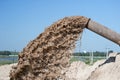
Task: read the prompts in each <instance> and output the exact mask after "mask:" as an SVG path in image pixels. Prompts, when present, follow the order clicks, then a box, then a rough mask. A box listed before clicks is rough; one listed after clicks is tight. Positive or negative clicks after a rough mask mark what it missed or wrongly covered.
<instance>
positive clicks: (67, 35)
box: [10, 16, 88, 80]
mask: <svg viewBox="0 0 120 80" xmlns="http://www.w3.org/2000/svg"><path fill="white" fill-rule="evenodd" d="M87 22H88V18H86V17H83V16H72V17H65V18H63V19H61V20H59V21H57V22H55V23H54V24H52V25H51V26H49V27H48V28H47V29H46V30H45V31H44V32H43V33H41V34H40V35H39V36H38V37H37V38H36V39H34V40H33V41H31V42H30V43H29V44H28V45H27V46H26V47H25V48H24V49H23V51H22V52H21V53H20V54H19V61H18V64H17V66H15V67H13V69H12V70H11V72H10V80H59V79H62V80H64V79H65V77H64V72H62V70H63V69H65V68H67V67H68V66H69V59H70V55H71V53H72V51H73V49H74V48H75V41H77V39H78V37H79V35H80V33H81V32H82V31H83V29H84V28H85V26H86V24H87Z"/></svg>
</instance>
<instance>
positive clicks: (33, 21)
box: [0, 0, 120, 51]
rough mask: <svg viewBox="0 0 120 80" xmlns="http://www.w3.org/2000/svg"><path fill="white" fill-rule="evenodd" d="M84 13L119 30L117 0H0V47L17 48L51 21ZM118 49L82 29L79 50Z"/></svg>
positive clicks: (116, 46)
mask: <svg viewBox="0 0 120 80" xmlns="http://www.w3.org/2000/svg"><path fill="white" fill-rule="evenodd" d="M76 15H81V16H86V17H88V18H91V19H92V20H94V21H96V22H99V23H100V24H103V25H105V26H107V27H108V28H110V29H113V30H114V31H116V32H118V33H120V0H0V50H11V51H14V50H17V51H21V50H22V49H23V48H24V47H25V46H26V45H27V44H28V43H29V41H30V40H33V39H35V38H36V37H37V36H38V35H39V34H40V33H42V32H43V31H44V29H45V28H46V27H47V26H49V25H51V24H52V23H53V22H55V21H57V20H59V19H61V18H63V17H65V16H76ZM106 48H109V49H110V50H114V51H120V48H119V46H118V45H116V44H114V43H113V42H111V41H109V40H107V39H105V38H103V37H101V36H99V35H97V34H95V33H93V32H91V31H89V30H85V31H84V32H83V36H82V46H81V50H83V51H84V50H85V51H105V50H106Z"/></svg>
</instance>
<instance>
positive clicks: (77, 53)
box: [72, 50, 113, 56]
mask: <svg viewBox="0 0 120 80" xmlns="http://www.w3.org/2000/svg"><path fill="white" fill-rule="evenodd" d="M112 52H113V51H112V50H110V51H108V53H112ZM91 53H92V52H86V53H84V52H75V53H73V54H72V55H73V56H90V55H91ZM93 55H94V56H106V52H100V51H95V52H93Z"/></svg>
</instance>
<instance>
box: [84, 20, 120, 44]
mask: <svg viewBox="0 0 120 80" xmlns="http://www.w3.org/2000/svg"><path fill="white" fill-rule="evenodd" d="M86 28H87V29H89V30H91V31H93V32H95V33H97V34H99V35H101V36H103V37H105V38H107V39H109V40H111V41H113V42H114V43H116V44H118V45H120V34H118V33H116V32H114V31H112V30H110V29H109V28H107V27H105V26H103V25H101V24H99V23H97V22H94V21H92V20H89V22H88V24H87V27H86Z"/></svg>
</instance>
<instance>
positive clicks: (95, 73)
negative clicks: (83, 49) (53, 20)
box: [0, 55, 120, 80]
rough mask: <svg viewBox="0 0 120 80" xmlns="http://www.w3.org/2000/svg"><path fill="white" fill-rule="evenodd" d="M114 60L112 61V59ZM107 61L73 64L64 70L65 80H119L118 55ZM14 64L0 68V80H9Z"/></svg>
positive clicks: (119, 63) (119, 66)
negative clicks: (91, 63)
mask: <svg viewBox="0 0 120 80" xmlns="http://www.w3.org/2000/svg"><path fill="white" fill-rule="evenodd" d="M110 57H115V60H114V61H113V58H110ZM110 57H109V58H108V59H107V60H99V61H97V62H96V63H94V64H93V65H92V66H90V65H87V64H85V63H84V62H81V61H77V62H73V63H72V64H71V66H70V67H69V68H67V69H66V70H65V72H66V73H65V77H66V79H65V80H120V55H114V56H113V55H112V56H110ZM13 65H16V64H10V65H3V66H0V80H9V72H10V70H11V67H12V66H13Z"/></svg>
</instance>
